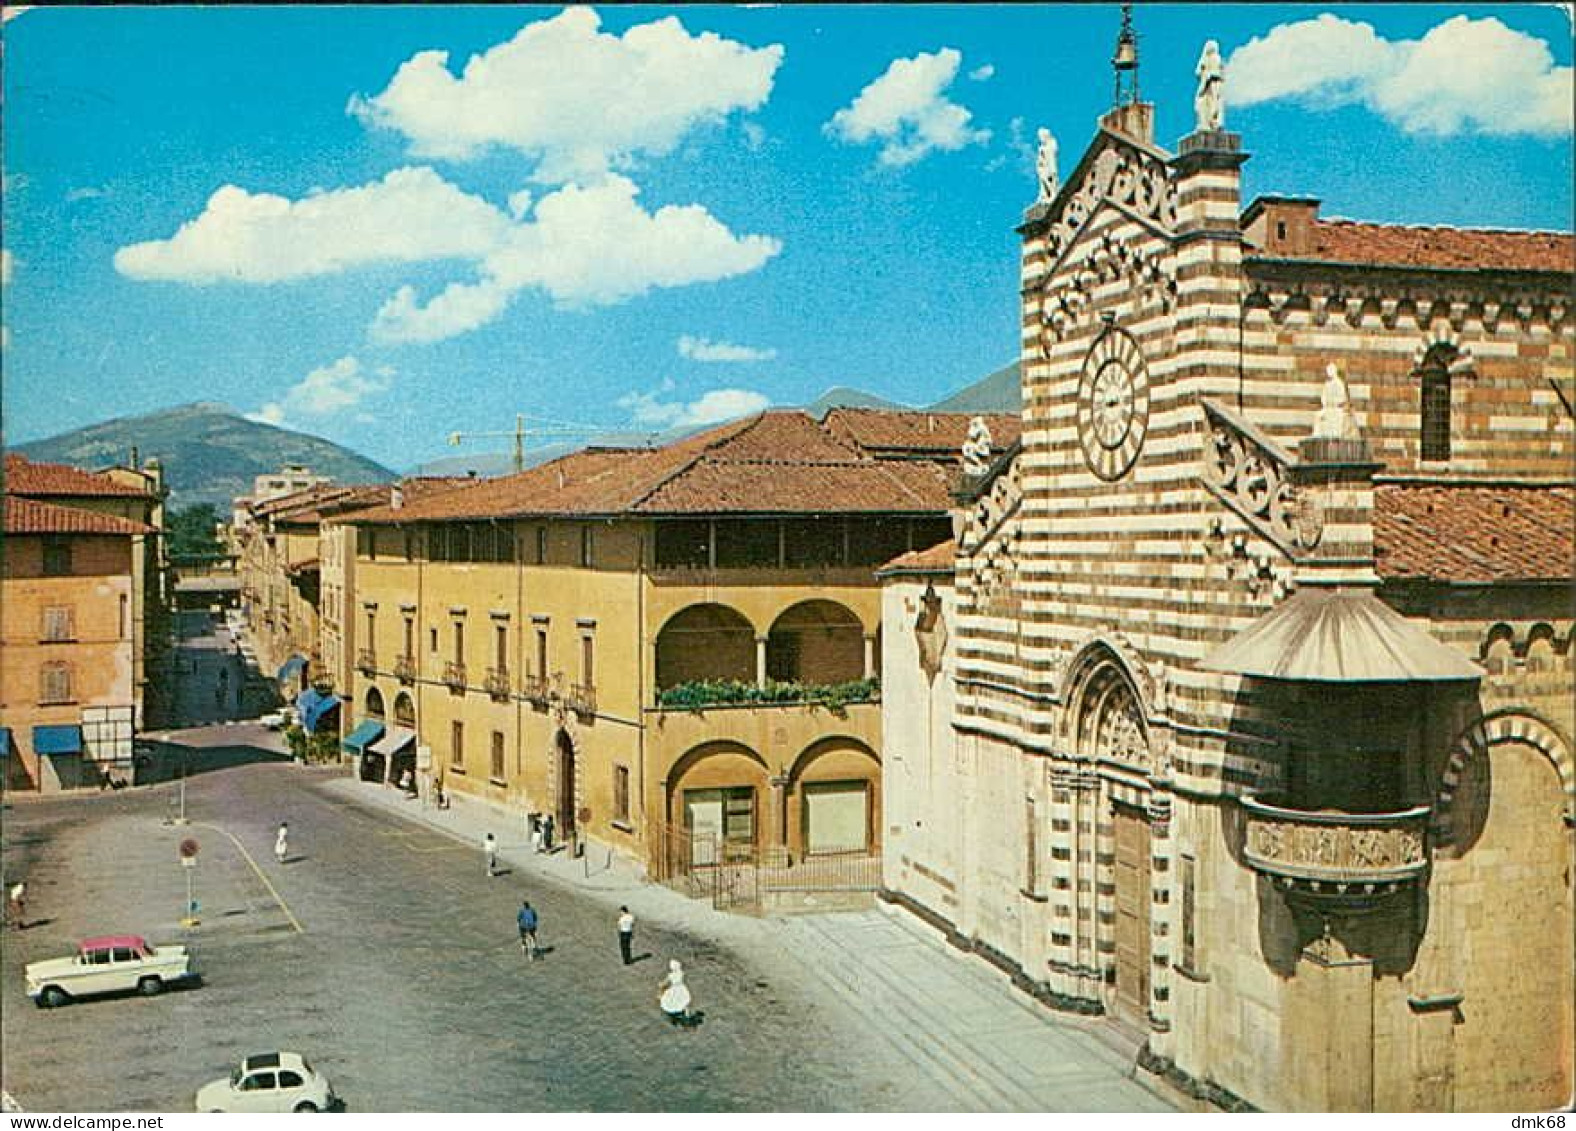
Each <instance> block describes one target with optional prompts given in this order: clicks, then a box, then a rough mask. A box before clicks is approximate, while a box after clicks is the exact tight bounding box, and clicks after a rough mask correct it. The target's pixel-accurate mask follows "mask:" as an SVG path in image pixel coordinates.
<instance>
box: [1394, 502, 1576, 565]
mask: <svg viewBox="0 0 1576 1131" xmlns="http://www.w3.org/2000/svg"><path fill="white" fill-rule="evenodd" d="M1374 499H1375V508H1374V512H1375V513H1374V552H1375V557H1376V563H1377V568H1378V570H1379V576H1380V577H1383V578H1385V579H1386V580H1402V579H1414V578H1415V579H1428V580H1431V581H1456V582H1469V583H1470V582H1477V583H1484V582H1496V581H1569V580H1571V577H1572V571H1573V569H1576V489H1573V488H1571V487H1562V486H1546V487H1492V486H1472V485H1466V484H1460V485H1457V484H1451V485H1448V486H1440V485H1425V484H1411V483H1406V484H1400V483H1386V484H1381V485H1380V486H1379V487H1378V488H1377V489H1376V490H1375V492H1374Z"/></svg>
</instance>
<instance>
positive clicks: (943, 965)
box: [0, 637, 1169, 1111]
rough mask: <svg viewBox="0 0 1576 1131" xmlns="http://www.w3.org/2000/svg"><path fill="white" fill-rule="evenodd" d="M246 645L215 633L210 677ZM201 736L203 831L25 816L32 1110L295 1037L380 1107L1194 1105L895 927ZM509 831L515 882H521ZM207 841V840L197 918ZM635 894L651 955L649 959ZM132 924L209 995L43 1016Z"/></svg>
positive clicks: (15, 1005) (17, 943)
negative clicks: (688, 886) (671, 884)
mask: <svg viewBox="0 0 1576 1131" xmlns="http://www.w3.org/2000/svg"><path fill="white" fill-rule="evenodd" d="M219 646H221V645H220V642H219V641H218V640H217V638H212V637H208V638H202V639H198V640H195V641H190V642H188V644H187V645H186V647H185V648H184V649H183V651H185V652H186V653H187V657H188V659H189V660H195V661H199V662H196V663H188V665H187V667H186V670H187V671H188V672H189V673H196V674H195V675H193V677H192V679H193V680H195V681H199V682H200V678H201V676H202V674H203V673H205V672H207V671H210V670H214V669H213V665H212V664H211V663H206V664H205V663H204V662H201V661H203V659H204V657H203V655H202V653H203V652H205V651H206V650H208V649H209V648H212V647H219ZM209 659H210V660H211V657H209ZM188 690H190V689H188ZM197 690H198V691H199V692H200V691H201V688H200V687H199V688H198V689H197ZM195 698H196V699H198V700H200V699H201V698H203V696H202V695H197V696H195ZM210 701H211V698H210ZM176 737H178V738H179V739H180V741H181V743H182V744H183V745H185V746H186V747H188V748H190V749H191V754H190V760H191V767H192V770H193V774H192V776H191V777H190V779H189V783H188V789H187V813H188V817H189V820H190V824H189V825H188V826H186V827H184V828H183V827H179V826H176V825H172V824H167V823H166V820H167V819H168V818H169V817H170V816H171V815H172V814H173V811H174V805H175V799H176V790H175V786H173V785H170V784H165V785H157V786H152V787H145V788H138V789H135V790H129V791H125V792H121V793H108V794H96V795H87V796H52V797H48V798H42V799H40V798H33V797H12V798H8V799H7V803H6V805H7V807H6V810H5V813H4V825H3V842H0V850H3V852H4V858H5V874H6V876H7V877H22V878H25V879H26V880H27V881H28V888H29V905H28V918H29V921H30V923H31V925H30V926H29V927H28V929H26V930H25V931H16V930H10V929H8V930H6V931H5V932H4V933H3V935H0V938H3V950H0V961H3V969H0V1006H3V1014H4V1015H3V1028H0V1039H3V1044H4V1054H5V1055H4V1068H3V1080H0V1083H3V1087H4V1089H5V1091H6V1092H8V1093H9V1094H10V1095H11V1096H12V1097H14V1099H15V1101H16V1102H17V1103H19V1104H20V1105H21V1106H22V1107H23V1108H25V1109H27V1110H33V1111H59V1110H65V1111H100V1110H104V1111H118V1110H169V1111H182V1110H189V1109H190V1105H191V1103H192V1095H193V1092H194V1091H195V1089H196V1088H197V1087H198V1086H199V1085H200V1084H202V1083H204V1082H206V1081H207V1080H209V1079H212V1078H214V1077H216V1076H219V1075H221V1074H223V1073H224V1072H225V1071H227V1070H228V1068H229V1066H230V1065H231V1063H232V1062H233V1061H234V1060H235V1059H237V1058H238V1057H240V1056H241V1055H244V1054H246V1053H250V1052H257V1051H262V1050H264V1049H267V1048H269V1047H285V1048H290V1049H295V1050H298V1051H301V1052H303V1053H305V1054H306V1055H307V1056H308V1057H309V1058H310V1059H312V1060H313V1061H315V1062H316V1063H317V1064H318V1065H319V1066H320V1067H321V1068H322V1069H323V1070H324V1071H325V1072H327V1073H328V1075H329V1077H330V1078H331V1079H332V1080H333V1081H334V1084H335V1087H336V1088H337V1089H338V1091H339V1092H340V1093H341V1095H343V1096H344V1097H345V1099H346V1101H347V1104H348V1106H349V1108H350V1110H352V1111H378V1110H383V1111H418V1110H428V1111H432V1110H447V1111H508V1110H564V1109H589V1110H609V1109H615V1110H616V1109H633V1110H648V1109H660V1110H870V1111H877V1110H893V1111H910V1110H938V1111H962V1110H998V1111H999V1110H1051V1109H1070V1110H1146V1111H1153V1110H1164V1109H1166V1108H1167V1107H1168V1106H1169V1105H1168V1104H1167V1103H1166V1102H1165V1101H1164V1100H1162V1099H1161V1098H1159V1097H1157V1096H1156V1095H1155V1094H1153V1093H1152V1092H1150V1091H1149V1090H1147V1089H1146V1088H1145V1087H1143V1086H1141V1085H1140V1084H1139V1083H1138V1082H1136V1081H1134V1080H1133V1079H1132V1078H1131V1069H1130V1066H1131V1059H1132V1055H1131V1051H1130V1050H1127V1049H1124V1048H1122V1047H1121V1046H1120V1043H1119V1042H1116V1041H1114V1040H1113V1038H1112V1037H1111V1035H1110V1034H1109V1033H1108V1032H1107V1031H1105V1030H1103V1029H1102V1028H1101V1027H1100V1026H1097V1025H1089V1024H1088V1023H1086V1022H1083V1021H1081V1020H1079V1019H1075V1018H1063V1017H1060V1016H1057V1015H1054V1014H1051V1013H1048V1012H1046V1011H1044V1010H1041V1009H1039V1008H1037V1007H1034V1006H1032V1005H1030V1004H1028V1003H1026V1002H1025V1001H1024V1000H1023V999H1022V998H1021V997H1020V996H1018V995H1016V994H1014V993H1013V992H1012V991H1011V990H1010V989H1008V987H1007V985H1006V983H1005V980H1004V979H1002V978H1000V977H998V976H997V975H996V974H994V973H993V972H992V971H990V970H989V969H988V968H986V967H984V966H983V965H982V964H980V963H978V962H976V961H972V960H969V959H967V958H964V957H962V956H960V955H958V954H956V953H955V952H952V951H949V950H948V949H947V948H946V947H945V946H943V945H942V944H941V943H940V942H938V941H937V940H936V939H935V938H934V937H933V936H931V935H930V934H929V933H928V932H927V931H926V930H924V929H923V928H919V927H917V926H914V925H912V924H911V923H909V922H908V921H906V920H900V919H894V918H893V917H892V916H890V915H888V914H886V913H885V912H882V911H877V910H871V911H864V912H855V913H842V914H816V915H798V916H790V917H778V918H767V919H751V918H745V917H741V916H732V915H723V914H719V913H716V912H713V911H712V910H711V909H710V907H709V906H707V905H705V904H701V903H697V902H694V901H691V900H688V899H685V898H683V897H682V896H679V895H677V894H676V893H673V892H671V891H668V890H667V889H665V888H662V887H660V886H656V885H651V884H646V883H643V882H641V881H640V880H639V878H638V877H636V876H634V875H633V874H632V873H630V872H628V871H627V870H624V869H621V868H619V867H617V866H614V867H613V868H607V867H606V866H605V861H603V866H602V867H592V866H588V864H587V862H585V861H571V860H568V859H566V858H564V857H563V856H562V855H559V856H555V857H552V858H542V857H533V856H531V855H530V854H529V853H528V852H527V851H526V845H525V843H524V839H525V838H524V832H523V828H520V827H518V826H517V827H515V828H508V827H504V826H503V825H502V824H500V823H499V819H498V818H496V817H495V816H493V815H491V814H488V813H486V812H485V811H482V810H479V809H474V808H471V809H468V808H466V807H464V806H459V805H457V806H456V807H455V809H453V810H449V811H446V812H443V813H438V812H435V811H425V810H422V809H421V808H420V806H419V805H417V804H416V803H414V802H407V801H403V800H401V799H399V798H398V795H397V794H395V793H394V791H391V790H387V789H384V788H382V787H378V786H370V785H364V784H361V783H357V782H351V781H348V780H346V778H345V776H344V772H343V770H341V769H338V768H333V769H315V768H313V769H309V768H305V767H300V766H296V765H292V764H290V763H288V762H283V761H279V760H276V758H275V756H273V755H271V754H270V753H268V752H267V750H266V748H268V747H277V745H278V740H277V738H276V737H275V736H273V735H271V734H269V733H268V732H266V731H263V730H260V729H257V728H252V727H247V726H241V725H229V726H206V727H203V728H199V729H195V730H190V731H185V732H180V734H178V735H177V736H176ZM281 820H284V821H288V822H289V823H290V831H291V839H290V848H291V858H290V859H289V860H287V862H286V863H285V864H284V865H282V866H281V865H279V864H278V863H276V861H275V860H274V857H273V851H272V848H273V836H274V829H275V828H276V826H277V824H278V822H280V821H281ZM485 828H493V829H494V831H496V832H497V834H498V836H499V839H500V842H501V844H502V846H503V854H502V855H503V862H504V865H505V866H506V867H507V868H508V871H507V874H504V875H501V876H499V877H497V878H494V879H489V878H488V877H487V876H486V875H485V873H484V868H483V863H482V858H481V853H480V850H479V847H478V841H479V838H480V834H481V832H482V831H484V830H485ZM187 836H191V837H195V838H196V839H197V840H198V841H199V843H200V845H201V852H200V857H199V860H200V863H199V866H198V868H197V875H196V884H197V899H198V902H199V904H200V918H201V923H200V925H199V926H198V927H196V928H194V929H192V930H189V931H188V930H185V929H183V928H182V927H181V926H180V925H179V919H180V917H181V912H182V905H183V901H184V898H185V876H184V874H183V870H182V868H181V867H180V864H179V862H178V858H177V857H178V853H177V848H178V845H179V842H180V840H181V839H182V838H183V837H187ZM588 873H589V875H588ZM522 898H529V899H530V900H531V901H532V902H533V903H534V904H535V905H536V906H537V907H538V908H540V909H541V911H542V919H543V927H542V932H541V933H542V939H543V942H544V943H545V944H546V945H547V946H549V947H551V948H552V949H551V953H550V954H548V955H547V956H546V958H545V959H543V960H542V961H541V962H539V963H537V964H536V965H534V966H533V965H530V964H527V963H525V962H523V961H522V959H521V956H520V952H519V948H518V945H517V943H516V940H515V933H514V912H515V909H516V908H518V906H519V904H520V900H521V899H522ZM619 903H628V904H629V905H630V906H631V907H632V908H633V909H634V910H635V912H636V914H637V916H638V917H639V922H640V926H639V931H638V934H637V936H636V939H637V945H636V953H637V954H649V955H650V957H648V958H645V959H644V960H642V961H639V962H637V963H636V964H635V965H633V966H631V967H628V968H625V967H623V966H621V965H620V964H619V961H618V956H617V942H616V937H615V934H614V921H615V918H616V908H617V905H618V904H619ZM119 931H130V932H135V933H140V934H145V935H147V936H148V938H149V939H150V940H151V941H153V942H155V943H159V942H174V941H182V940H184V941H186V942H188V943H189V944H190V946H191V947H192V949H193V952H194V954H195V955H196V958H197V961H198V963H199V965H200V968H201V969H202V971H203V974H204V977H205V983H204V985H202V986H200V987H198V988H195V989H190V990H185V991H180V992H171V993H168V994H165V995H164V996H162V997H159V998H152V999H141V998H135V997H130V998H113V999H101V1000H96V1001H90V1002H79V1003H73V1004H72V1005H70V1006H67V1007H66V1008H63V1009H58V1010H39V1009H36V1008H34V1007H33V1006H32V1005H31V1003H29V1002H28V1000H27V998H26V996H25V994H24V992H23V989H24V987H23V979H22V966H23V964H24V963H26V962H28V961H32V960H35V959H39V958H45V957H50V956H55V955H60V954H64V953H67V952H68V951H69V949H70V948H71V946H72V945H73V942H74V940H76V939H77V938H80V937H82V936H84V935H91V934H99V933H108V932H119ZM669 958H678V959H680V960H681V961H683V963H684V966H685V971H686V973H687V974H688V977H689V981H690V983H691V985H692V987H693V988H694V991H695V998H696V1006H697V1008H699V1009H702V1010H704V1012H705V1020H704V1023H703V1024H702V1025H701V1026H700V1027H699V1028H697V1029H695V1030H692V1031H680V1030H674V1029H672V1028H671V1027H670V1026H669V1025H668V1024H667V1022H666V1020H665V1019H664V1018H663V1016H662V1014H661V1013H660V1012H659V1010H658V1008H657V1000H656V999H657V983H658V981H659V980H660V978H661V976H662V974H663V973H664V972H665V969H666V965H667V960H668V959H669Z"/></svg>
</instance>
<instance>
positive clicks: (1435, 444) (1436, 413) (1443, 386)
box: [1422, 369, 1450, 460]
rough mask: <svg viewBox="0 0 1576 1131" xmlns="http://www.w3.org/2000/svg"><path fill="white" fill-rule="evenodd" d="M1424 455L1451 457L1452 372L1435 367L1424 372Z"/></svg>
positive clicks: (1439, 458)
mask: <svg viewBox="0 0 1576 1131" xmlns="http://www.w3.org/2000/svg"><path fill="white" fill-rule="evenodd" d="M1422 398H1423V402H1422V457H1423V458H1424V459H1427V460H1447V459H1449V458H1450V373H1449V371H1448V370H1444V369H1435V370H1425V371H1424V372H1423V392H1422Z"/></svg>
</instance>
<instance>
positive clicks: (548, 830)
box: [542, 813, 553, 852]
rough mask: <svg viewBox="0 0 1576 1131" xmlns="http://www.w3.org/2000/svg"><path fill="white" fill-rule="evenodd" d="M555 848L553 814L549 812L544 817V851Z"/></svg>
mask: <svg viewBox="0 0 1576 1131" xmlns="http://www.w3.org/2000/svg"><path fill="white" fill-rule="evenodd" d="M552 850H553V815H552V814H551V813H549V814H547V815H546V816H545V817H543V818H542V851H543V852H551V851H552Z"/></svg>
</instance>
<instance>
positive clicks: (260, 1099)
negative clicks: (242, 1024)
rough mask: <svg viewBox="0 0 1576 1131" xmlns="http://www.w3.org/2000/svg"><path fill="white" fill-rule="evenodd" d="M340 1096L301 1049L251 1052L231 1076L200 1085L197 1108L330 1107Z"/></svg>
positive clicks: (277, 1109)
mask: <svg viewBox="0 0 1576 1131" xmlns="http://www.w3.org/2000/svg"><path fill="white" fill-rule="evenodd" d="M338 1106H339V1097H337V1096H335V1095H334V1088H333V1086H332V1085H331V1084H329V1082H328V1077H327V1076H324V1075H323V1074H322V1073H320V1072H318V1071H317V1070H316V1069H314V1068H313V1067H312V1066H311V1065H310V1064H308V1063H307V1062H306V1058H305V1057H304V1056H302V1055H301V1054H300V1053H298V1052H265V1053H258V1054H257V1055H256V1056H249V1057H247V1058H246V1059H245V1060H243V1061H241V1063H240V1064H238V1065H236V1066H235V1071H233V1072H231V1073H230V1075H229V1076H228V1077H225V1078H223V1079H220V1080H215V1081H214V1082H213V1083H211V1084H204V1085H203V1086H202V1087H201V1088H198V1089H197V1110H198V1111H246V1112H254V1111H263V1112H291V1111H300V1112H312V1111H331V1110H332V1109H334V1108H335V1107H338Z"/></svg>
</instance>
